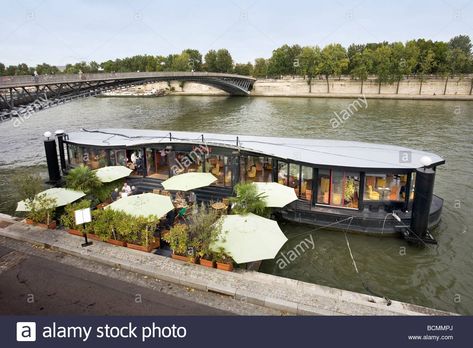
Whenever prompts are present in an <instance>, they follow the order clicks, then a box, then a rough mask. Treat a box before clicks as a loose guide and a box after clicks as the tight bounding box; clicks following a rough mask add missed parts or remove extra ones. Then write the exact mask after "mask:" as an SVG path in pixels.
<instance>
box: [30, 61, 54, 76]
mask: <svg viewBox="0 0 473 348" xmlns="http://www.w3.org/2000/svg"><path fill="white" fill-rule="evenodd" d="M35 70H36V72H37V73H38V74H40V75H46V74H47V75H51V74H57V73H59V69H58V68H57V67H56V66H52V65H49V64H47V63H43V64H38V65H36V68H35Z"/></svg>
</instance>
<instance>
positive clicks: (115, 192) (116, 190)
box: [110, 188, 119, 202]
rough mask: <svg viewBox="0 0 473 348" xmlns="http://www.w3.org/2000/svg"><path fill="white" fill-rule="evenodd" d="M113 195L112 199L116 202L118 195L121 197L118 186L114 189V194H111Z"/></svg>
mask: <svg viewBox="0 0 473 348" xmlns="http://www.w3.org/2000/svg"><path fill="white" fill-rule="evenodd" d="M110 196H111V197H112V201H113V202H115V201H116V200H117V199H118V197H119V194H118V188H116V189H115V190H113V191H112V194H111V195H110Z"/></svg>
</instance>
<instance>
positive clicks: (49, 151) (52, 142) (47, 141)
mask: <svg viewBox="0 0 473 348" xmlns="http://www.w3.org/2000/svg"><path fill="white" fill-rule="evenodd" d="M43 135H44V150H45V152H46V162H47V164H48V174H49V181H50V182H51V183H53V184H55V183H57V182H59V181H60V180H61V172H60V170H59V163H58V158H57V148H56V139H55V138H54V137H53V135H52V133H51V132H49V131H48V132H44V134H43Z"/></svg>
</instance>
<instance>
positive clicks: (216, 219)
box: [188, 203, 222, 268]
mask: <svg viewBox="0 0 473 348" xmlns="http://www.w3.org/2000/svg"><path fill="white" fill-rule="evenodd" d="M188 220H189V239H190V245H191V246H192V247H193V248H194V250H195V252H196V255H197V256H198V257H199V258H200V264H201V265H202V266H205V267H211V268H212V267H214V260H213V258H214V255H213V251H212V250H211V249H210V245H211V244H212V243H213V242H215V241H216V240H217V236H218V235H219V233H220V230H221V226H222V223H221V220H220V213H219V212H218V211H216V210H214V209H209V207H207V206H206V205H205V204H203V203H202V204H201V205H200V206H199V205H195V206H194V208H193V209H192V212H191V214H190V216H189V217H188Z"/></svg>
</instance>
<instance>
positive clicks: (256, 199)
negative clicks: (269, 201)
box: [229, 182, 271, 217]
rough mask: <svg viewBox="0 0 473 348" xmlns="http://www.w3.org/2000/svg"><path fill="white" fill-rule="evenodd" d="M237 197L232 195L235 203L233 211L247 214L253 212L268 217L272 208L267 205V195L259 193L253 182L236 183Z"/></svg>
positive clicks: (231, 198) (230, 199) (232, 201)
mask: <svg viewBox="0 0 473 348" xmlns="http://www.w3.org/2000/svg"><path fill="white" fill-rule="evenodd" d="M235 193H236V196H235V197H230V198H229V201H230V202H231V203H233V208H232V213H233V214H240V215H246V214H249V213H253V214H256V215H260V216H263V217H268V216H269V214H270V212H271V211H270V210H269V209H268V208H267V207H266V201H265V200H264V198H265V196H264V195H262V194H260V193H258V189H257V188H256V186H255V185H253V184H252V183H249V182H248V183H239V184H236V185H235Z"/></svg>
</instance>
